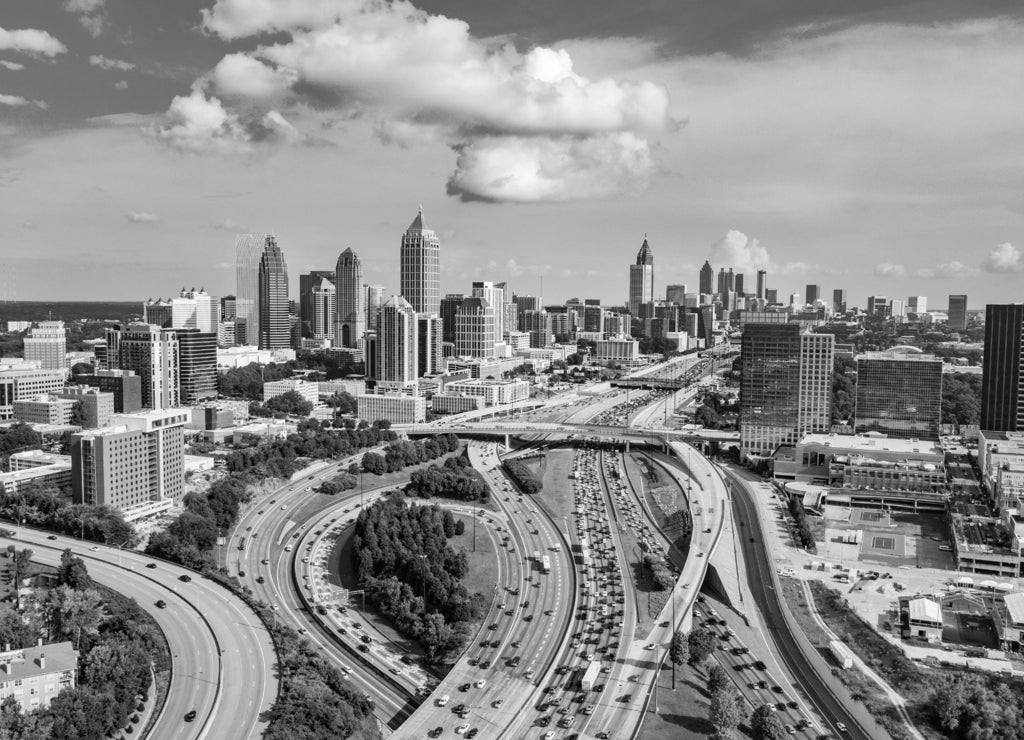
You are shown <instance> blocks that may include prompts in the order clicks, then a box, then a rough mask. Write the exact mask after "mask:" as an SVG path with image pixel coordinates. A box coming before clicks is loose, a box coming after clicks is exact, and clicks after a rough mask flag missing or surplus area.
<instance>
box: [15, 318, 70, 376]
mask: <svg viewBox="0 0 1024 740" xmlns="http://www.w3.org/2000/svg"><path fill="white" fill-rule="evenodd" d="M24 342H25V361H26V362H38V363H39V367H40V368H41V369H43V370H66V369H67V367H68V361H67V330H66V329H65V328H64V322H63V321H40V322H39V323H38V324H36V325H35V326H34V327H32V328H31V329H30V330H29V333H28V336H27V337H25V339H24Z"/></svg>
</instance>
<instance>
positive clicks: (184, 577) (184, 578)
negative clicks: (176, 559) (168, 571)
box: [178, 573, 192, 583]
mask: <svg viewBox="0 0 1024 740" xmlns="http://www.w3.org/2000/svg"><path fill="white" fill-rule="evenodd" d="M178 580H179V581H184V582H185V583H188V582H190V581H191V580H192V576H190V575H188V574H187V573H182V574H181V575H180V576H178Z"/></svg>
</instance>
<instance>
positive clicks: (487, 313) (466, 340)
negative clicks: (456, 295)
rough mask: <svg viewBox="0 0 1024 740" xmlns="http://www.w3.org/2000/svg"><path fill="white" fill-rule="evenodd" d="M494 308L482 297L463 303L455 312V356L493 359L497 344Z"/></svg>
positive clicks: (474, 297) (471, 298)
mask: <svg viewBox="0 0 1024 740" xmlns="http://www.w3.org/2000/svg"><path fill="white" fill-rule="evenodd" d="M495 323H496V322H495V318H494V307H493V306H492V305H491V304H490V303H489V302H488V301H487V299H486V298H484V297H481V296H471V297H469V298H466V299H465V300H463V301H462V304H461V305H460V306H459V308H458V310H457V311H456V312H455V354H456V355H458V356H460V357H493V356H494V345H495V342H496V336H497V334H496V327H495Z"/></svg>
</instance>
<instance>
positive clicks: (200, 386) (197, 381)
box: [174, 329, 217, 406]
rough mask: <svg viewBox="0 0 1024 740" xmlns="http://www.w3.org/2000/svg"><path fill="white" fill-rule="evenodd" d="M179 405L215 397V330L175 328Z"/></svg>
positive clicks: (190, 404) (189, 404) (193, 403)
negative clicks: (179, 393)
mask: <svg viewBox="0 0 1024 740" xmlns="http://www.w3.org/2000/svg"><path fill="white" fill-rule="evenodd" d="M174 333H175V334H176V335H177V337H178V377H179V386H180V388H181V399H180V400H181V404H182V405H184V406H192V405H195V404H197V403H199V402H200V401H202V400H203V399H206V398H216V397H217V333H216V332H208V331H199V329H175V330H174Z"/></svg>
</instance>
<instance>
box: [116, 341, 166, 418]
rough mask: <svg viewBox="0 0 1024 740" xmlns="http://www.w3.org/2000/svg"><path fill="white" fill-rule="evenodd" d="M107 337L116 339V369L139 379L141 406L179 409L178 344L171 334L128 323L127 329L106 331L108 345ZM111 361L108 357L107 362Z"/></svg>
mask: <svg viewBox="0 0 1024 740" xmlns="http://www.w3.org/2000/svg"><path fill="white" fill-rule="evenodd" d="M111 335H116V336H117V340H116V344H117V346H118V350H117V356H116V357H117V359H116V362H117V367H119V368H120V369H122V370H132V371H134V372H135V374H136V375H138V376H139V379H140V381H141V384H142V405H143V407H145V408H149V409H169V408H175V407H177V406H179V405H180V385H179V377H180V376H179V364H178V363H179V344H178V337H177V334H175V331H174V330H173V329H162V328H160V327H158V326H153V325H152V324H130V325H129V326H128V328H127V329H120V328H115V329H113V330H110V331H108V332H107V337H108V340H107V341H108V346H109V344H110V337H111ZM111 359H112V358H110V357H108V358H107V360H108V362H110V361H111Z"/></svg>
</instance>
